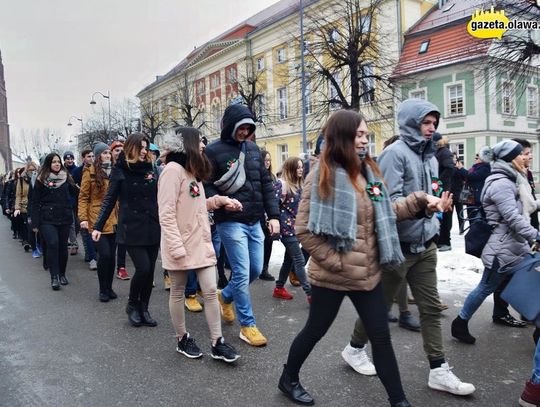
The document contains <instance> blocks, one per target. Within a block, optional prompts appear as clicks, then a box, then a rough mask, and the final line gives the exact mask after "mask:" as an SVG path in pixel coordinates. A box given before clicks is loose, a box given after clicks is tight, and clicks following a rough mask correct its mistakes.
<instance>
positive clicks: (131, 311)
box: [126, 301, 142, 326]
mask: <svg viewBox="0 0 540 407" xmlns="http://www.w3.org/2000/svg"><path fill="white" fill-rule="evenodd" d="M126 314H128V320H129V323H130V324H131V325H132V326H141V325H142V319H141V313H140V311H139V304H138V303H135V302H134V301H129V302H128V305H127V307H126Z"/></svg>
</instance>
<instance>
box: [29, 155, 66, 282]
mask: <svg viewBox="0 0 540 407" xmlns="http://www.w3.org/2000/svg"><path fill="white" fill-rule="evenodd" d="M76 188H77V187H76V186H75V184H74V182H73V180H72V179H71V176H70V175H69V174H68V172H67V171H66V170H65V168H64V166H63V165H62V160H61V159H60V156H59V155H58V154H56V153H50V154H49V155H47V156H46V157H45V160H44V162H43V166H42V167H41V170H40V171H39V174H38V177H37V181H36V183H35V185H34V189H33V191H32V199H31V203H30V206H31V208H32V209H31V213H32V218H31V221H32V231H33V232H34V233H36V232H37V231H38V230H39V232H40V234H41V237H42V239H43V240H44V242H45V250H46V251H47V253H46V257H47V266H48V268H49V272H50V274H51V287H52V289H53V290H59V289H60V285H67V284H68V280H67V278H66V266H67V260H68V247H67V244H68V243H67V242H68V237H69V228H70V227H71V223H72V222H73V212H72V209H71V199H72V196H74V195H75V194H76V193H77V191H76Z"/></svg>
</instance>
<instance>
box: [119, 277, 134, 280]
mask: <svg viewBox="0 0 540 407" xmlns="http://www.w3.org/2000/svg"><path fill="white" fill-rule="evenodd" d="M116 278H117V279H118V280H129V279H130V278H131V277H119V276H116Z"/></svg>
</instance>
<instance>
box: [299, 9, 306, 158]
mask: <svg viewBox="0 0 540 407" xmlns="http://www.w3.org/2000/svg"><path fill="white" fill-rule="evenodd" d="M304 53H305V43H304V1H303V0H300V65H301V88H302V150H303V153H304V155H306V153H307V135H306V70H305V64H304Z"/></svg>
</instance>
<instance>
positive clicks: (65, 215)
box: [29, 181, 77, 228]
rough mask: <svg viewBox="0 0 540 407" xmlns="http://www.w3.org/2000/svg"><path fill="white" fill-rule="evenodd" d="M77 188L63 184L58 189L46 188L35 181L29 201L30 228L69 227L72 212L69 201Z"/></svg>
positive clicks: (71, 220) (67, 183)
mask: <svg viewBox="0 0 540 407" xmlns="http://www.w3.org/2000/svg"><path fill="white" fill-rule="evenodd" d="M76 189H77V187H76V186H75V185H73V184H70V183H69V182H68V181H66V182H64V183H63V184H62V185H60V186H59V187H58V188H48V187H46V186H45V185H44V184H42V183H41V182H40V181H36V183H35V185H34V188H33V189H32V194H31V195H29V199H30V205H29V206H30V212H29V213H30V214H31V215H30V216H31V223H32V228H39V227H40V226H41V225H45V224H47V225H71V224H72V223H73V211H72V209H71V199H72V196H73V195H74V194H76Z"/></svg>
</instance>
